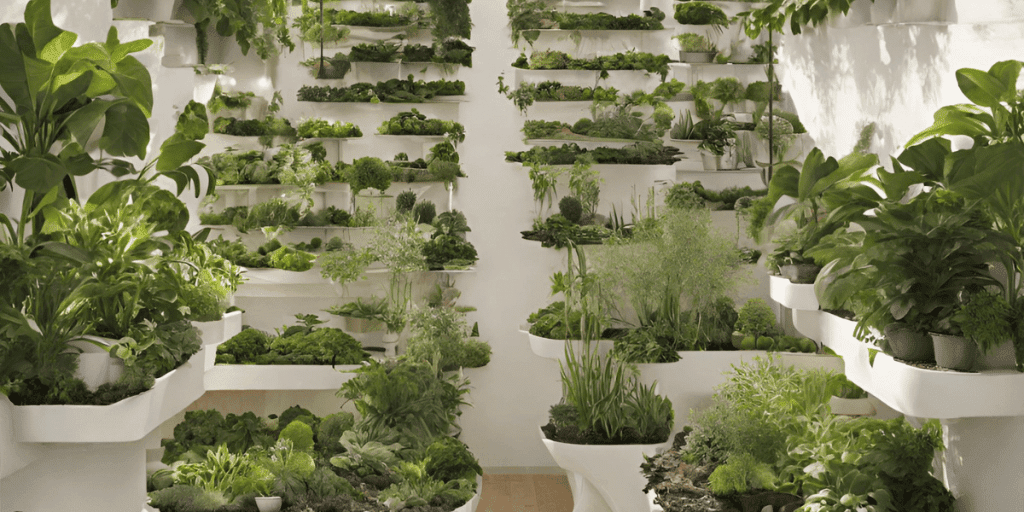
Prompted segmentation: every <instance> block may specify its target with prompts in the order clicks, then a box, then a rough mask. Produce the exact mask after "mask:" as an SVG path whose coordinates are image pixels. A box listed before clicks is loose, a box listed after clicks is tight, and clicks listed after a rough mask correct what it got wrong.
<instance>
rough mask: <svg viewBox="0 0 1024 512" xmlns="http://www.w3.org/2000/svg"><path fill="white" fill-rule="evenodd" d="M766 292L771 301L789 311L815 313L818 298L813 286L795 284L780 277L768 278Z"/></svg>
mask: <svg viewBox="0 0 1024 512" xmlns="http://www.w3.org/2000/svg"><path fill="white" fill-rule="evenodd" d="M768 290H769V292H770V293H771V297H772V300H774V301H775V302H778V303H779V304H781V305H783V306H785V307H787V308H789V309H801V310H808V311H817V309H818V297H817V296H816V295H815V294H814V284H813V283H811V284H795V283H792V282H790V281H789V279H786V278H785V277H782V276H769V278H768Z"/></svg>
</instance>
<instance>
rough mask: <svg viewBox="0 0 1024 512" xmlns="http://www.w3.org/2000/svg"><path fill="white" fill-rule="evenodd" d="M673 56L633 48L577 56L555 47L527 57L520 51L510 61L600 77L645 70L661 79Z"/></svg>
mask: <svg viewBox="0 0 1024 512" xmlns="http://www.w3.org/2000/svg"><path fill="white" fill-rule="evenodd" d="M669 62H672V59H670V58H669V57H668V55H653V54H651V53H647V52H637V51H634V50H630V51H627V52H625V53H616V54H614V55H603V56H600V57H594V58H592V59H577V58H575V57H572V56H570V55H569V54H567V53H565V52H560V51H556V50H544V51H535V52H533V53H532V54H531V55H530V56H529V58H527V56H526V54H525V53H523V54H520V55H519V58H518V59H516V60H515V62H513V63H512V67H515V68H519V69H568V70H590V71H600V72H601V78H607V77H608V73H607V72H608V71H630V70H632V71H647V72H649V73H655V74H658V75H660V76H661V81H662V82H664V81H665V78H667V77H668V63H669Z"/></svg>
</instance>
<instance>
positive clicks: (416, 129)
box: [377, 108, 466, 142]
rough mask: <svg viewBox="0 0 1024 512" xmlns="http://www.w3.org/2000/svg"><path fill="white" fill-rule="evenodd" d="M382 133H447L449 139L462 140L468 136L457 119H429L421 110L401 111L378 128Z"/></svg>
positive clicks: (378, 131)
mask: <svg viewBox="0 0 1024 512" xmlns="http://www.w3.org/2000/svg"><path fill="white" fill-rule="evenodd" d="M377 133H380V134H381V135H445V136H447V137H448V138H449V139H451V140H453V141H456V142H462V141H463V140H465V138H466V134H465V129H464V128H463V127H462V125H461V124H459V123H457V122H455V121H446V120H441V119H427V116H426V115H424V114H421V113H420V112H419V110H417V109H415V108H414V109H412V111H411V112H399V113H398V114H396V115H395V116H394V117H392V118H391V119H389V120H387V121H384V122H383V123H382V124H381V125H380V127H378V128H377Z"/></svg>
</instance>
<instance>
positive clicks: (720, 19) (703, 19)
mask: <svg viewBox="0 0 1024 512" xmlns="http://www.w3.org/2000/svg"><path fill="white" fill-rule="evenodd" d="M675 19H676V21H677V22H679V23H680V24H681V25H717V26H720V27H725V26H728V25H729V17H728V16H726V15H725V11H723V10H722V9H721V8H719V7H716V6H715V5H712V4H709V3H707V2H682V3H677V4H676V7H675Z"/></svg>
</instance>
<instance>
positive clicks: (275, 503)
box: [256, 496, 281, 512]
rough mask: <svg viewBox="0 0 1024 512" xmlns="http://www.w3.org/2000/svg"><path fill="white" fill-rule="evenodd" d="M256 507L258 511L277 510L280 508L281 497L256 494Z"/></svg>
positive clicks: (271, 511)
mask: <svg viewBox="0 0 1024 512" xmlns="http://www.w3.org/2000/svg"><path fill="white" fill-rule="evenodd" d="M256 508H258V509H260V512H277V511H278V510H281V497H280V496H257V497H256Z"/></svg>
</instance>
